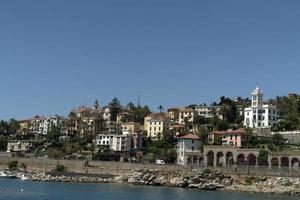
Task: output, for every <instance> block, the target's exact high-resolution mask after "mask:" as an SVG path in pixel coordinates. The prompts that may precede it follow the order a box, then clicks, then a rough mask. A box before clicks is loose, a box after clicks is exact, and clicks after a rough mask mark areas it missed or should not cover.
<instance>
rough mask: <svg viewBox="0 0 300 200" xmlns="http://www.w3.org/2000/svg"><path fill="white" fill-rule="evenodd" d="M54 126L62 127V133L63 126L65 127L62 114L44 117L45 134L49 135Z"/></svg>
mask: <svg viewBox="0 0 300 200" xmlns="http://www.w3.org/2000/svg"><path fill="white" fill-rule="evenodd" d="M52 127H58V128H60V129H61V133H62V132H63V131H62V128H63V127H64V118H63V117H60V116H57V115H55V116H49V117H45V119H44V128H43V133H42V134H43V135H47V134H48V133H49V131H51V128H52Z"/></svg>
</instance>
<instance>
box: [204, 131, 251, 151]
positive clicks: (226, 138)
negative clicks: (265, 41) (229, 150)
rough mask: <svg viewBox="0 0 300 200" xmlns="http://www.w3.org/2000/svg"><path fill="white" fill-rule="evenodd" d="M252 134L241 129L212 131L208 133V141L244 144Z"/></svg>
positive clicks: (236, 144) (238, 145)
mask: <svg viewBox="0 0 300 200" xmlns="http://www.w3.org/2000/svg"><path fill="white" fill-rule="evenodd" d="M251 138H252V136H251V135H250V134H247V133H246V132H245V131H244V130H243V129H238V130H233V131H213V132H210V133H209V134H208V143H209V144H216V145H219V144H220V145H222V146H234V147H242V146H245V145H246V144H247V143H248V142H249V141H250V140H251Z"/></svg>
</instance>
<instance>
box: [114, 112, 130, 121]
mask: <svg viewBox="0 0 300 200" xmlns="http://www.w3.org/2000/svg"><path fill="white" fill-rule="evenodd" d="M128 116H129V113H128V112H121V113H118V114H117V122H118V123H123V122H126V121H127V119H128Z"/></svg>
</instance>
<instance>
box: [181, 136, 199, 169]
mask: <svg viewBox="0 0 300 200" xmlns="http://www.w3.org/2000/svg"><path fill="white" fill-rule="evenodd" d="M201 145H202V141H201V139H200V138H199V136H197V135H195V134H192V133H190V134H187V135H184V136H181V137H178V142H177V164H178V165H190V164H191V165H201V160H200V157H201V156H202V154H201V151H200V147H201Z"/></svg>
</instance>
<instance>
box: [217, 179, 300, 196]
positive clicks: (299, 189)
mask: <svg viewBox="0 0 300 200" xmlns="http://www.w3.org/2000/svg"><path fill="white" fill-rule="evenodd" d="M223 190H224V191H234V192H250V193H261V194H279V195H288V196H300V179H299V178H293V177H238V178H235V181H234V183H233V184H232V185H230V186H228V187H226V188H223Z"/></svg>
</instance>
